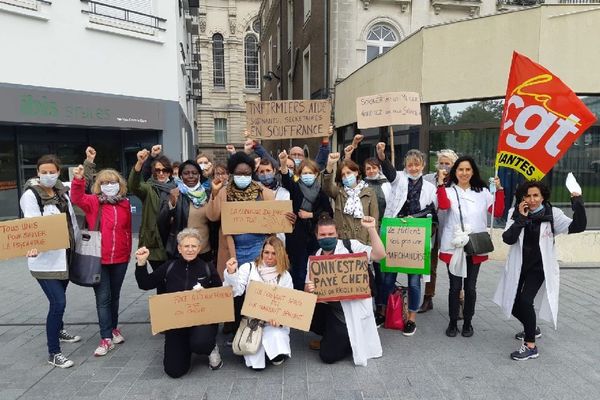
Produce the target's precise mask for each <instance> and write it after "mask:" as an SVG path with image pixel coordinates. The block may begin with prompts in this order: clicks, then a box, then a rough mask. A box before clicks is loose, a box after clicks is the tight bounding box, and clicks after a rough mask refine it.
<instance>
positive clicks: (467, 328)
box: [460, 324, 473, 337]
mask: <svg viewBox="0 0 600 400" xmlns="http://www.w3.org/2000/svg"><path fill="white" fill-rule="evenodd" d="M460 334H461V335H463V337H471V336H473V325H471V324H464V325H463V328H462V332H461V333H460Z"/></svg>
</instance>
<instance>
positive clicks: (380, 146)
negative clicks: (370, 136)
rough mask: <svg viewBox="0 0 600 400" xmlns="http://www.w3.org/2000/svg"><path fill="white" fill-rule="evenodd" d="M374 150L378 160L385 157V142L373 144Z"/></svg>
mask: <svg viewBox="0 0 600 400" xmlns="http://www.w3.org/2000/svg"><path fill="white" fill-rule="evenodd" d="M375 151H376V152H377V156H378V157H379V159H380V160H383V159H385V143H383V142H379V143H377V145H376V146H375Z"/></svg>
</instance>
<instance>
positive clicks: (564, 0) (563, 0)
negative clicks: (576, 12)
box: [560, 0, 600, 4]
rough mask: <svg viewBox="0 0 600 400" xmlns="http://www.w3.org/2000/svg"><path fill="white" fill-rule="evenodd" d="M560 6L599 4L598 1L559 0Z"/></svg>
mask: <svg viewBox="0 0 600 400" xmlns="http://www.w3.org/2000/svg"><path fill="white" fill-rule="evenodd" d="M560 4H600V0H560Z"/></svg>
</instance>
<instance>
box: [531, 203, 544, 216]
mask: <svg viewBox="0 0 600 400" xmlns="http://www.w3.org/2000/svg"><path fill="white" fill-rule="evenodd" d="M543 209H544V205H543V204H540V206H539V207H538V208H536V209H535V210H533V211H531V213H532V214H535V213H539V212H540V211H542V210H543Z"/></svg>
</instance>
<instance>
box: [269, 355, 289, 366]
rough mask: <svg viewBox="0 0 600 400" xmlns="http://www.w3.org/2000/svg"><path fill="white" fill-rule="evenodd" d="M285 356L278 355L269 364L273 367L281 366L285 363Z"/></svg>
mask: <svg viewBox="0 0 600 400" xmlns="http://www.w3.org/2000/svg"><path fill="white" fill-rule="evenodd" d="M285 359H286V356H285V354H280V355H278V356H277V357H275V358H274V359H272V360H271V364H273V365H281V364H283V363H284V362H285Z"/></svg>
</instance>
